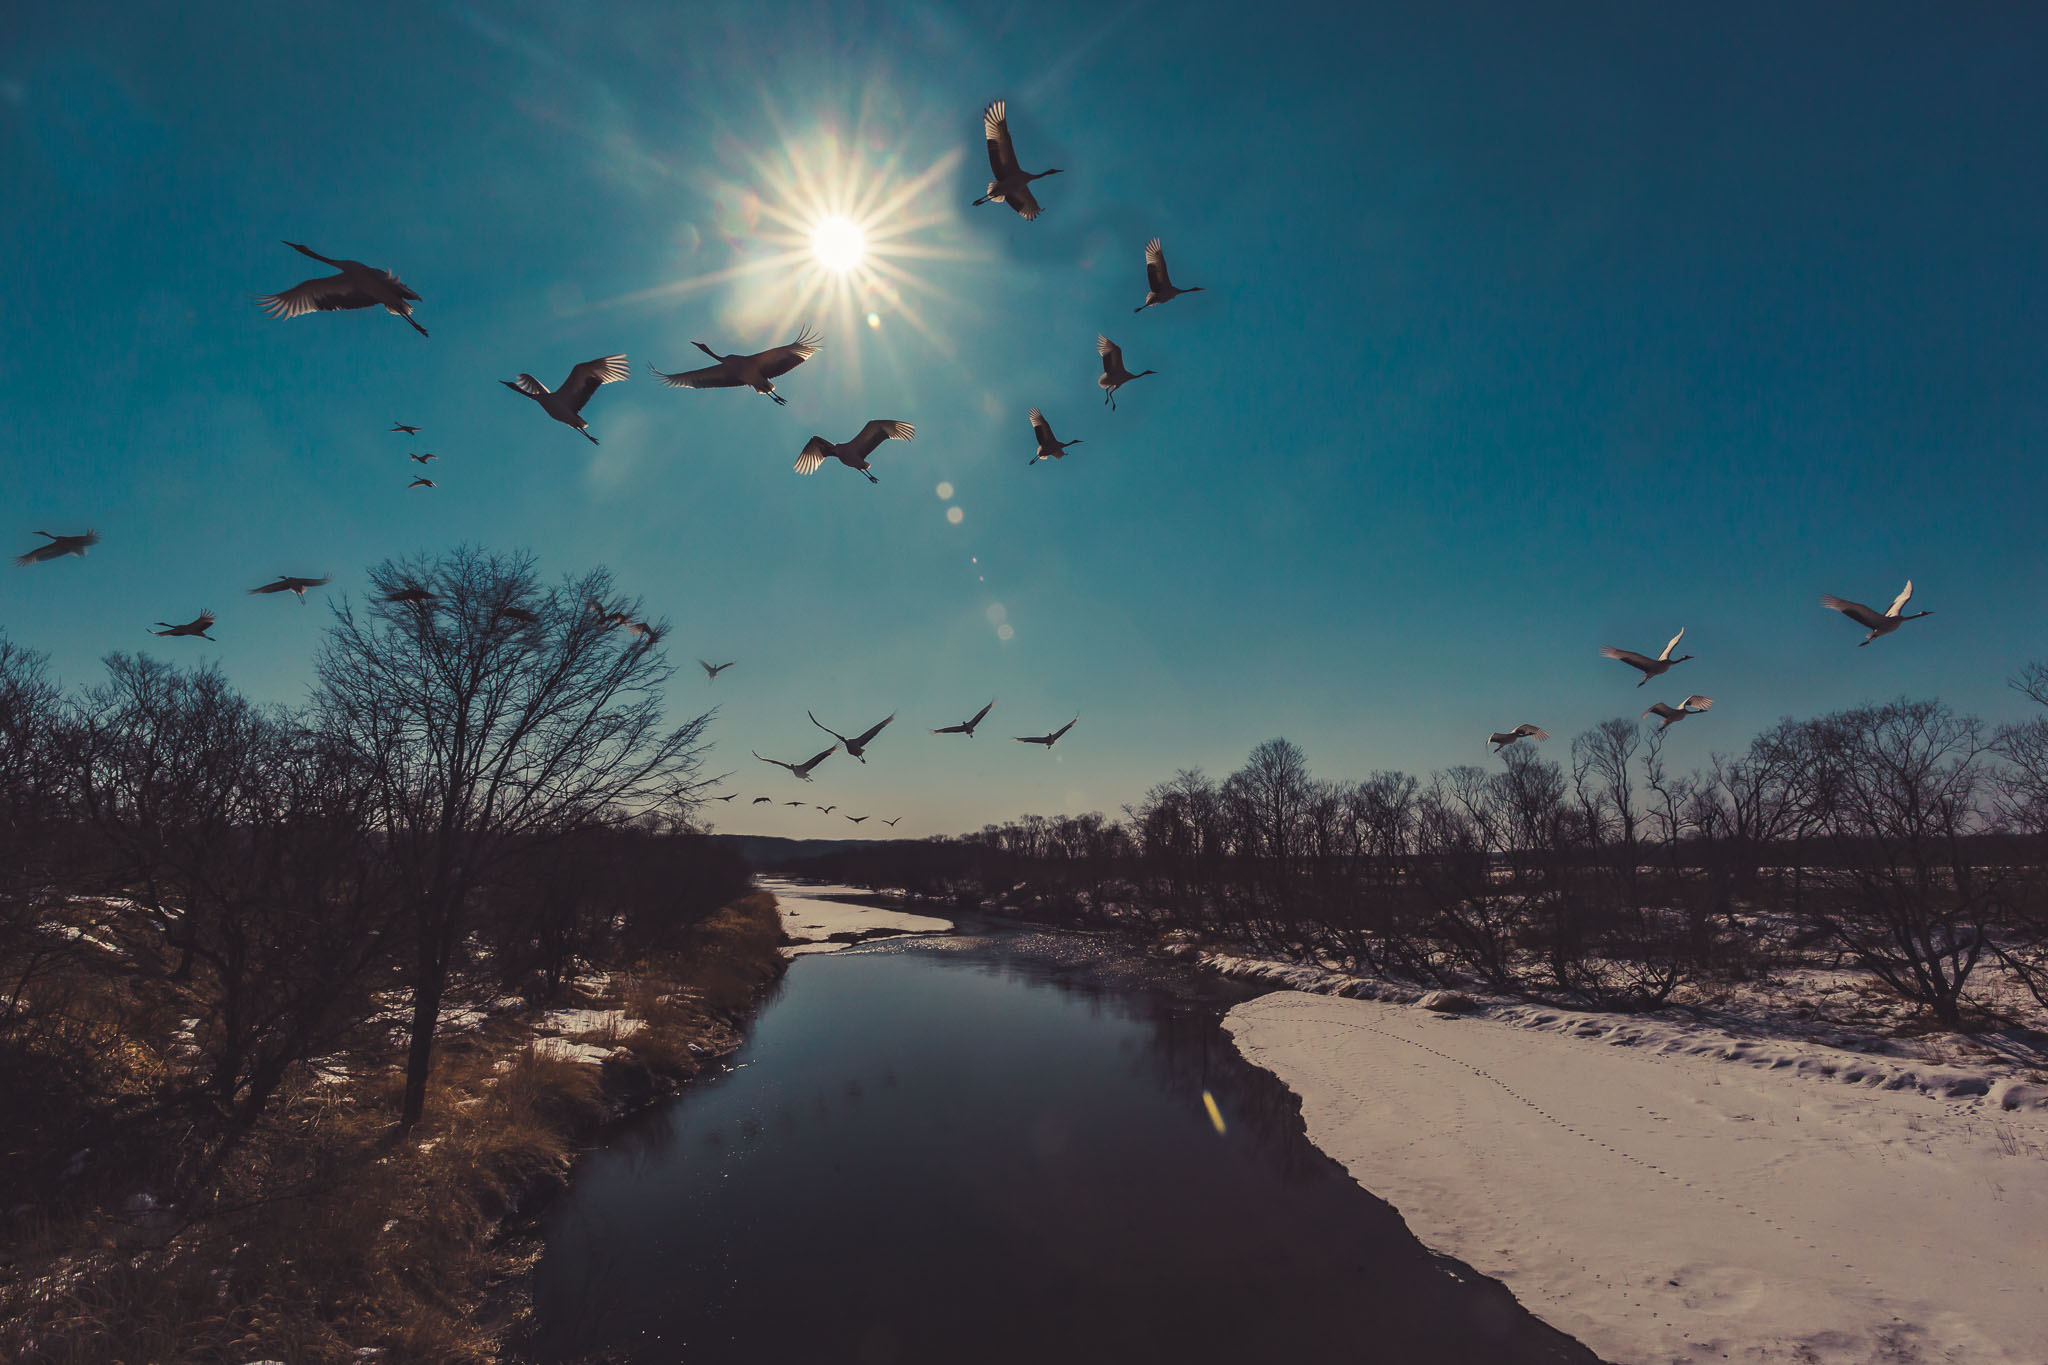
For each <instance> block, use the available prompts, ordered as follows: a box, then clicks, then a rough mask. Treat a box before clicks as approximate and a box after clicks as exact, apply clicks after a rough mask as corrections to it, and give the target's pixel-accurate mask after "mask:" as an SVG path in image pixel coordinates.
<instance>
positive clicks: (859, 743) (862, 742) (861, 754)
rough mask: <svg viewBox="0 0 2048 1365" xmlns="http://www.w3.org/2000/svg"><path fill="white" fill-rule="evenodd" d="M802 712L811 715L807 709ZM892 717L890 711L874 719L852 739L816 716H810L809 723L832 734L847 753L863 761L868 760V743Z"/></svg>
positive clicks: (892, 714) (886, 726)
mask: <svg viewBox="0 0 2048 1365" xmlns="http://www.w3.org/2000/svg"><path fill="white" fill-rule="evenodd" d="M804 714H805V715H807V716H811V713H810V712H808V711H806V712H804ZM894 719H896V713H895V712H894V711H891V712H890V713H889V714H888V715H887V716H884V717H883V718H882V719H881V720H878V721H876V722H875V723H874V724H873V725H870V726H869V727H868V728H867V729H865V730H863V731H861V732H860V733H859V734H858V735H855V736H854V737H853V738H852V739H848V738H847V737H846V736H845V735H842V734H840V733H839V732H838V731H837V730H835V729H833V728H832V727H831V726H829V725H827V724H825V723H824V722H823V721H821V720H819V719H818V718H817V717H816V716H811V724H813V725H815V726H817V727H818V728H819V729H820V730H823V731H824V732H825V733H826V734H828V735H830V736H832V738H834V739H836V740H838V741H839V742H840V743H841V744H844V745H845V746H846V752H847V753H849V754H851V755H852V756H853V757H855V758H857V759H859V760H860V761H861V762H863V763H865V762H867V761H868V760H867V748H868V745H869V744H871V743H872V742H873V741H874V738H875V736H876V735H879V734H881V733H882V731H884V730H886V729H888V728H889V722H890V721H892V720H894Z"/></svg>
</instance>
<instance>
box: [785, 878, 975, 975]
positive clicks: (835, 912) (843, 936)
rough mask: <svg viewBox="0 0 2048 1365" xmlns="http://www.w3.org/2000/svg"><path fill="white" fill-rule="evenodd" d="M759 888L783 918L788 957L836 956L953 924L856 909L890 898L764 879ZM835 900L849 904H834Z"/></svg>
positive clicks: (871, 908)
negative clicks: (871, 941)
mask: <svg viewBox="0 0 2048 1365" xmlns="http://www.w3.org/2000/svg"><path fill="white" fill-rule="evenodd" d="M761 885H762V887H763V888H764V889H765V890H767V891H769V892H770V893H771V894H773V895H774V897H775V903H776V907H777V909H778V910H779V911H780V913H781V916H782V931H783V934H784V936H785V937H786V938H787V939H788V942H787V943H786V944H785V945H784V947H783V949H782V954H783V956H784V957H800V956H802V955H804V954H806V953H830V952H836V951H838V950H839V949H841V948H846V947H849V946H851V945H852V944H855V943H861V942H864V941H866V940H868V939H875V938H889V937H892V936H894V935H897V934H946V933H951V932H952V930H953V921H951V920H946V919H939V918H937V917H935V916H932V915H913V914H910V913H908V912H906V911H902V910H897V909H894V908H892V907H887V906H872V905H861V904H858V903H857V899H862V898H864V899H870V900H878V899H893V898H892V897H890V896H888V895H887V893H878V892H873V891H863V890H861V889H860V888H859V887H855V886H834V885H830V884H822V883H821V884H811V883H806V882H792V881H785V880H782V879H779V878H774V877H764V878H762V879H761ZM835 896H837V897H845V898H848V899H839V900H834V899H832V897H835Z"/></svg>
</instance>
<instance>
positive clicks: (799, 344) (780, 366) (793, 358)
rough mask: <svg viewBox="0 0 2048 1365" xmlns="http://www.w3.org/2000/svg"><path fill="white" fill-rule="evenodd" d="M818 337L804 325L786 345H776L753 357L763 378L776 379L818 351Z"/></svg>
mask: <svg viewBox="0 0 2048 1365" xmlns="http://www.w3.org/2000/svg"><path fill="white" fill-rule="evenodd" d="M820 340H821V339H820V337H819V336H818V334H817V333H816V332H813V331H812V330H811V329H810V328H808V327H806V328H804V330H803V331H802V332H800V333H798V334H797V338H796V340H795V341H792V342H790V343H789V345H787V346H777V347H775V348H774V349H773V350H768V351H763V352H761V354H759V355H757V356H755V357H754V363H755V364H756V365H758V366H759V367H760V369H761V376H762V378H764V379H778V378H780V377H781V376H783V375H786V374H788V373H789V372H790V371H791V370H793V369H795V368H796V367H797V366H799V365H801V364H803V363H804V362H805V361H806V360H809V359H810V358H811V357H812V356H814V355H816V354H817V353H818V347H819V343H820Z"/></svg>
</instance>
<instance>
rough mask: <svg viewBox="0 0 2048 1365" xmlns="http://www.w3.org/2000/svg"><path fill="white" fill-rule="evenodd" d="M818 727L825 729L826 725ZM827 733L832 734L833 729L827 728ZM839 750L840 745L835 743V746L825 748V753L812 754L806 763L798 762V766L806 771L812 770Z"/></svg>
mask: <svg viewBox="0 0 2048 1365" xmlns="http://www.w3.org/2000/svg"><path fill="white" fill-rule="evenodd" d="M818 728H820V729H824V727H823V726H820V727H818ZM825 733H827V734H830V733H832V732H831V731H829V730H826V731H825ZM838 752H839V746H838V745H837V744H835V745H833V746H832V747H831V748H829V749H827V750H825V752H823V753H821V754H813V755H811V757H810V759H809V760H808V761H806V762H804V763H801V764H798V765H797V766H798V767H800V768H801V769H802V770H803V771H805V772H809V771H810V770H811V769H813V768H815V767H817V766H818V765H819V764H820V763H823V762H824V761H825V760H826V759H828V758H830V757H832V755H834V754H836V753H838Z"/></svg>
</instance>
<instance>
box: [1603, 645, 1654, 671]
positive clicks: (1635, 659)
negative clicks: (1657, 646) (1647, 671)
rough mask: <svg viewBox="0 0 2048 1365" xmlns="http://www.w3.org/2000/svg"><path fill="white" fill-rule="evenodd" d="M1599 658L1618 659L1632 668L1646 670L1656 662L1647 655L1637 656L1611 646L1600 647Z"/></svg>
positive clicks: (1632, 651) (1629, 651)
mask: <svg viewBox="0 0 2048 1365" xmlns="http://www.w3.org/2000/svg"><path fill="white" fill-rule="evenodd" d="M1666 652H1667V653H1668V652H1669V651H1668V650H1667V651H1666ZM1600 657H1601V658H1603V659H1619V660H1621V661H1622V662H1623V663H1625V664H1628V665H1630V666H1631V667H1633V668H1648V667H1649V666H1650V665H1651V664H1653V663H1655V662H1657V661H1656V660H1655V659H1652V658H1651V657H1649V656H1648V655H1647V654H1638V653H1636V652H1635V651H1634V650H1632V649H1616V648H1615V647H1614V646H1613V645H1604V646H1602V647H1601V650H1600Z"/></svg>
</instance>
